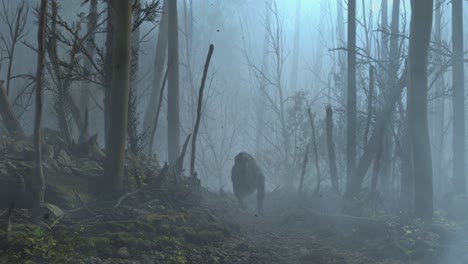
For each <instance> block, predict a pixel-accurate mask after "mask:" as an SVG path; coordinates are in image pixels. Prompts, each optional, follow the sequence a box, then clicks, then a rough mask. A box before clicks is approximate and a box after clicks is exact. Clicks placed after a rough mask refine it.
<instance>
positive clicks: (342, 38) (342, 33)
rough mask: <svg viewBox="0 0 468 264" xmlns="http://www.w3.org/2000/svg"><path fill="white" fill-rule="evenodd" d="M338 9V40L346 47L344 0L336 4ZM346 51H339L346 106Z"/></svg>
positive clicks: (339, 45) (341, 45) (338, 0)
mask: <svg viewBox="0 0 468 264" xmlns="http://www.w3.org/2000/svg"><path fill="white" fill-rule="evenodd" d="M336 9H337V35H338V37H337V41H338V47H345V46H346V40H345V29H344V25H345V22H344V14H343V10H345V8H344V5H343V0H337V4H336ZM345 54H346V52H345V51H338V67H339V73H340V79H341V83H340V84H341V86H342V87H341V88H342V89H343V90H342V91H339V92H341V94H342V96H343V105H344V106H346V97H347V96H348V91H347V89H346V87H347V86H346V79H347V77H346V70H347V68H346V59H345Z"/></svg>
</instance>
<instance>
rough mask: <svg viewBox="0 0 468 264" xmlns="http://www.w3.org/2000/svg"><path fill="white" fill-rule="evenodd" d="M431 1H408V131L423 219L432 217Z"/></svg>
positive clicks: (418, 211) (418, 209)
mask: <svg viewBox="0 0 468 264" xmlns="http://www.w3.org/2000/svg"><path fill="white" fill-rule="evenodd" d="M433 7H434V0H426V1H415V0H413V1H412V2H411V10H412V14H411V26H410V28H411V29H410V44H409V55H408V56H409V85H408V96H407V105H408V106H407V109H408V114H407V115H408V130H409V138H410V141H409V143H410V147H411V151H410V155H411V158H410V160H411V163H412V166H411V168H412V174H413V176H414V198H415V199H414V206H415V214H416V216H418V217H421V218H422V219H424V220H426V221H431V220H432V216H433V213H434V212H433V190H432V156H431V144H430V139H429V129H428V124H427V91H428V83H427V61H428V53H429V42H430V39H431V28H432V17H433Z"/></svg>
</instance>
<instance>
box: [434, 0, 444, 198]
mask: <svg viewBox="0 0 468 264" xmlns="http://www.w3.org/2000/svg"><path fill="white" fill-rule="evenodd" d="M442 5H443V1H442V0H437V1H436V7H435V10H434V11H435V17H434V19H435V22H434V27H435V28H434V39H435V42H436V43H437V47H438V48H442V10H441V9H442ZM443 59H444V58H443V57H442V55H437V56H436V61H437V65H440V66H439V69H441V68H442V67H443V65H442V64H443ZM436 93H437V95H436V96H437V97H438V98H437V99H436V100H435V102H434V105H433V108H434V109H435V118H434V126H433V127H434V140H435V141H436V143H435V144H434V145H435V151H434V152H433V153H434V163H435V164H434V173H435V175H434V180H435V184H434V185H435V190H434V191H435V194H436V196H437V194H441V193H442V192H443V190H444V189H445V185H446V184H445V177H444V176H445V175H444V174H445V173H444V172H443V171H442V170H443V168H442V167H443V165H442V164H443V162H444V150H445V148H444V138H445V136H444V135H445V96H444V93H445V74H441V75H440V76H439V77H438V78H437V81H436Z"/></svg>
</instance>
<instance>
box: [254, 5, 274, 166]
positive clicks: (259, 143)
mask: <svg viewBox="0 0 468 264" xmlns="http://www.w3.org/2000/svg"><path fill="white" fill-rule="evenodd" d="M272 3H273V0H269V1H268V2H265V4H266V8H265V10H266V20H265V35H264V37H263V50H262V65H261V66H262V68H261V71H262V72H266V71H267V67H268V55H269V52H268V43H269V35H268V32H270V30H271V9H270V8H271V5H272ZM265 86H266V81H265V80H263V79H262V82H261V84H260V87H259V88H260V89H259V91H258V93H257V98H256V100H257V103H256V115H257V122H256V125H255V130H256V131H255V152H256V155H255V156H256V157H257V158H258V157H260V155H261V154H260V153H261V149H262V147H263V138H262V130H263V128H264V126H265V122H264V121H265V120H264V118H265V108H266V107H265V104H266V102H265V98H264V94H263V93H262V91H261V89H265Z"/></svg>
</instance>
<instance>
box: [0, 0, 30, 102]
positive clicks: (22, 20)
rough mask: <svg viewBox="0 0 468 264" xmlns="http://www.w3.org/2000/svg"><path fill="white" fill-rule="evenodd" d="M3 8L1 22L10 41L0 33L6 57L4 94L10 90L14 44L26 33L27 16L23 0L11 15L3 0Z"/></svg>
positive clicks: (19, 41)
mask: <svg viewBox="0 0 468 264" xmlns="http://www.w3.org/2000/svg"><path fill="white" fill-rule="evenodd" d="M2 4H3V9H2V15H0V17H1V19H2V20H3V22H4V23H5V24H6V25H7V27H8V32H9V37H10V42H9V43H7V41H6V40H5V38H4V36H3V35H1V37H0V39H1V40H2V42H3V43H5V50H6V53H7V57H8V69H7V78H6V94H7V96H9V95H10V90H11V81H12V80H13V76H12V72H13V62H14V57H15V51H16V46H17V45H18V43H21V41H22V39H24V37H25V36H26V35H27V32H25V31H24V30H25V27H26V22H27V18H28V8H27V6H26V3H25V1H24V0H21V1H19V4H18V6H17V8H16V12H15V14H14V15H13V16H9V15H8V14H9V13H11V10H8V8H7V6H6V5H5V0H3V1H2Z"/></svg>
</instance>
